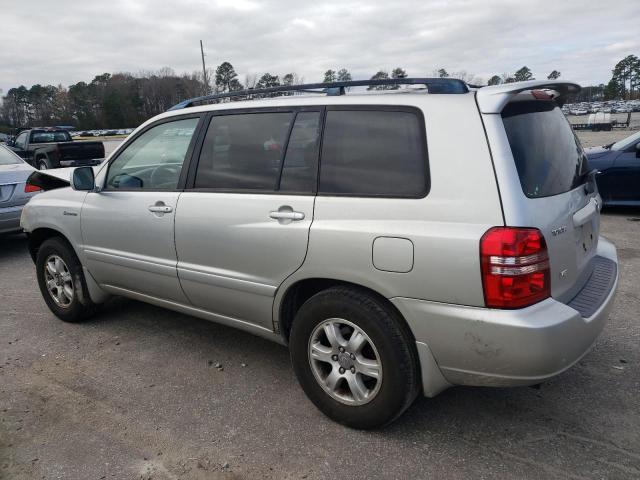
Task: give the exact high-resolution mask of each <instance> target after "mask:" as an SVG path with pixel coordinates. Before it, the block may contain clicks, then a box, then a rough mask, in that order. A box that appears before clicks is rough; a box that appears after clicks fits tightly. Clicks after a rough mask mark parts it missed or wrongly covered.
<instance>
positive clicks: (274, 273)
mask: <svg viewBox="0 0 640 480" xmlns="http://www.w3.org/2000/svg"><path fill="white" fill-rule="evenodd" d="M321 117H322V111H321V109H319V108H317V107H316V109H314V110H311V111H293V110H278V109H274V110H271V111H265V110H261V111H253V112H243V113H234V112H229V113H216V114H215V115H214V116H213V117H212V118H211V121H210V123H209V127H208V130H207V134H206V137H205V139H204V141H203V144H202V150H201V152H200V155H199V161H198V165H197V168H196V169H193V171H192V172H190V177H191V180H190V182H189V184H190V185H192V188H190V189H187V190H185V192H184V193H183V194H182V195H181V196H180V200H179V202H178V210H177V213H176V250H177V252H178V276H179V278H180V283H181V285H182V287H183V289H184V292H185V293H186V295H187V297H188V298H189V300H190V301H191V303H192V304H193V305H195V306H196V307H198V308H201V309H204V310H206V311H208V312H211V313H214V314H217V315H219V316H221V317H224V318H226V319H231V320H240V321H243V322H249V323H251V324H254V325H258V326H261V327H264V328H265V329H267V330H270V331H271V330H272V329H273V324H272V306H273V299H274V295H275V292H276V289H277V288H278V286H279V285H280V284H281V283H282V282H283V281H284V280H285V279H286V278H287V277H288V276H289V275H291V274H292V273H293V272H295V271H296V270H297V269H298V268H299V267H300V265H301V264H302V262H303V261H304V258H305V255H306V251H307V242H308V237H309V228H310V226H311V222H312V219H313V206H314V199H315V190H316V171H317V162H318V146H319V138H320V124H321V122H320V120H321Z"/></svg>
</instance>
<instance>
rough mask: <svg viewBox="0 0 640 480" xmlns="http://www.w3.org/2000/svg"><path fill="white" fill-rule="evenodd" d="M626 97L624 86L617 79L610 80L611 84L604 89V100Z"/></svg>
mask: <svg viewBox="0 0 640 480" xmlns="http://www.w3.org/2000/svg"><path fill="white" fill-rule="evenodd" d="M622 97H624V86H623V85H622V84H621V83H620V82H619V81H618V80H616V79H615V78H612V79H611V80H609V83H608V84H607V86H606V87H604V99H605V100H617V99H619V98H622Z"/></svg>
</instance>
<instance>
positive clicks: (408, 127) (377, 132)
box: [320, 110, 429, 198]
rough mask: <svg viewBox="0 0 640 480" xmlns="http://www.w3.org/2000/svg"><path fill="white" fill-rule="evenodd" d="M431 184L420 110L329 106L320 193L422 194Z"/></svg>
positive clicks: (390, 195)
mask: <svg viewBox="0 0 640 480" xmlns="http://www.w3.org/2000/svg"><path fill="white" fill-rule="evenodd" d="M428 189H429V177H428V167H427V151H426V142H425V133H424V126H423V123H422V121H421V117H419V115H418V113H417V112H413V111H386V110H328V111H327V117H326V123H325V128H324V138H323V140H322V156H321V165H320V193H324V194H329V195H353V196H376V197H377V196H380V197H400V198H402V197H408V198H419V197H423V196H424V195H426V193H427V191H428Z"/></svg>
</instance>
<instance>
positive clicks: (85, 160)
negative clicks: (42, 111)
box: [7, 128, 104, 170]
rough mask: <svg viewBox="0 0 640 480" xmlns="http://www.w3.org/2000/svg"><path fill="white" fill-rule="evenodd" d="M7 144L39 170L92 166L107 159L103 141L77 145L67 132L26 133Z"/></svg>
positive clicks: (28, 131)
mask: <svg viewBox="0 0 640 480" xmlns="http://www.w3.org/2000/svg"><path fill="white" fill-rule="evenodd" d="M7 145H8V146H9V148H11V150H13V151H14V152H15V153H16V154H17V155H18V156H20V157H22V158H24V159H25V161H26V162H27V163H29V164H31V165H32V166H34V167H36V168H37V169H39V170H48V169H50V168H58V167H84V166H93V165H99V164H100V163H101V162H102V160H104V145H103V144H102V142H74V141H73V139H72V138H71V135H70V134H69V132H68V131H66V130H59V129H53V128H51V129H49V128H41V129H32V130H24V131H22V132H20V133H19V134H18V136H17V137H16V139H15V140H14V141H13V142H10V143H8V144H7Z"/></svg>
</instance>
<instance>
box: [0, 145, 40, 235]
mask: <svg viewBox="0 0 640 480" xmlns="http://www.w3.org/2000/svg"><path fill="white" fill-rule="evenodd" d="M34 171H35V169H34V168H33V167H32V166H31V165H29V164H28V163H26V162H25V161H24V160H22V159H21V158H20V157H18V156H17V155H16V154H15V153H13V152H12V151H11V150H9V149H8V148H6V147H5V146H3V145H0V233H9V232H17V231H20V214H21V213H22V207H23V206H24V205H25V204H26V203H27V202H28V201H29V199H30V198H31V197H32V196H33V195H35V194H36V193H37V192H38V191H39V190H40V189H39V188H38V187H32V186H27V184H26V181H27V178H28V177H29V175H31V173H32V172H34Z"/></svg>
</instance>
